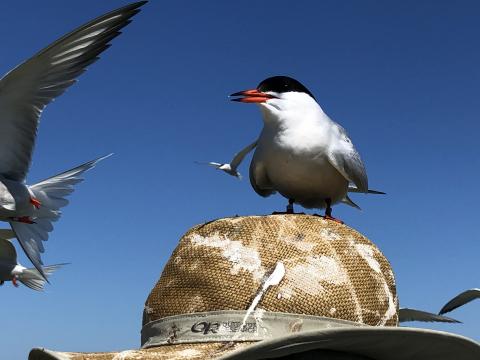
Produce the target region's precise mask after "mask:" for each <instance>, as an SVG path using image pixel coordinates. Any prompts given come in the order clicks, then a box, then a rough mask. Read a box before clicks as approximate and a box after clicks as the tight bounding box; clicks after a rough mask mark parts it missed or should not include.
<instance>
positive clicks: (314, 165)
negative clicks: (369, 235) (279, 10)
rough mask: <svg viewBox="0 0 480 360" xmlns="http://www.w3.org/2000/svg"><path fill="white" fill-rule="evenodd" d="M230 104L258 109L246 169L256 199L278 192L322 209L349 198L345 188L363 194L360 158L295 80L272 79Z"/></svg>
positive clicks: (364, 177) (364, 185)
mask: <svg viewBox="0 0 480 360" xmlns="http://www.w3.org/2000/svg"><path fill="white" fill-rule="evenodd" d="M239 95H243V96H245V97H244V98H237V99H233V100H234V101H240V102H246V103H257V104H258V105H259V106H260V109H261V112H262V116H263V122H264V127H263V130H262V132H261V134H260V137H259V139H258V146H257V148H256V150H255V154H254V156H253V159H252V162H251V164H250V182H251V184H252V187H253V188H254V190H255V191H256V192H257V193H258V194H259V195H261V196H269V195H271V194H274V193H275V192H279V193H280V194H282V195H283V196H284V197H286V198H288V199H289V202H290V204H292V203H294V202H295V203H298V204H300V205H302V206H303V207H305V208H327V215H329V216H330V213H331V208H330V206H331V205H332V204H335V203H338V202H344V203H347V204H349V205H351V206H354V207H357V208H358V206H357V205H356V204H355V203H353V202H352V201H351V200H350V199H349V198H348V195H347V193H348V191H349V187H350V188H351V186H350V184H354V185H355V187H356V191H358V192H364V193H367V192H368V179H367V175H366V172H365V168H364V165H363V163H362V160H361V159H360V155H359V154H358V152H357V151H356V150H355V148H354V146H353V144H352V141H351V140H350V138H349V137H348V135H347V133H346V132H345V130H344V129H343V128H342V127H341V126H340V125H338V124H337V123H335V122H334V121H332V120H331V119H330V118H329V117H328V116H327V115H326V114H325V113H324V112H323V110H322V108H321V107H320V105H319V104H318V103H317V102H316V100H315V99H314V97H313V95H312V94H311V93H310V92H309V91H308V90H307V89H306V88H305V87H304V86H303V85H302V84H300V83H299V82H298V81H297V80H295V79H292V78H288V77H285V76H275V77H272V78H269V79H266V80H264V81H263V82H261V83H260V85H259V86H258V87H257V89H254V90H246V91H242V92H239V93H235V94H233V95H232V96H239Z"/></svg>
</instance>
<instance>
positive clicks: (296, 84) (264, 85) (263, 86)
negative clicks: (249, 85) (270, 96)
mask: <svg viewBox="0 0 480 360" xmlns="http://www.w3.org/2000/svg"><path fill="white" fill-rule="evenodd" d="M257 90H259V91H261V92H266V91H275V92H276V93H285V92H289V91H296V92H303V93H306V94H308V95H310V96H311V97H312V98H313V99H315V96H313V94H312V93H311V92H310V91H309V90H308V89H307V88H306V87H305V86H303V84H302V83H301V82H300V81H298V80H295V79H293V78H291V77H288V76H273V77H269V78H268V79H265V80H263V81H262V82H261V83H260V84H258V86H257Z"/></svg>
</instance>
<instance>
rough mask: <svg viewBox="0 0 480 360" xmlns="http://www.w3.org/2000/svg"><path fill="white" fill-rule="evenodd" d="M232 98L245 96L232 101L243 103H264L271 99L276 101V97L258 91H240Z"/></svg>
mask: <svg viewBox="0 0 480 360" xmlns="http://www.w3.org/2000/svg"><path fill="white" fill-rule="evenodd" d="M230 96H243V97H238V98H235V99H231V100H232V101H238V102H243V103H264V102H266V101H267V100H269V99H276V97H275V96H273V95H270V94H266V93H264V92H261V91H258V90H257V89H253V90H244V91H239V92H236V93H234V94H232V95H230Z"/></svg>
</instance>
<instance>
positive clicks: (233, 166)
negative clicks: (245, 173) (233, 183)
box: [197, 140, 257, 179]
mask: <svg viewBox="0 0 480 360" xmlns="http://www.w3.org/2000/svg"><path fill="white" fill-rule="evenodd" d="M255 146H257V140H255V141H254V142H253V143H251V144H249V145H247V146H246V147H245V148H243V149H242V150H240V151H239V152H238V153H236V154H235V155H234V156H233V159H232V161H231V162H230V163H224V164H222V163H217V162H212V161H211V162H198V161H197V164H204V165H210V166H213V167H215V168H216V169H217V170H222V171H224V172H225V173H227V174H228V175H232V176H235V177H236V178H238V179H241V178H242V175H241V174H240V173H239V172H238V170H237V168H238V166H239V165H240V163H241V162H242V161H243V159H244V158H245V155H247V154H248V153H249V152H250V151H252V150H253V149H254V148H255Z"/></svg>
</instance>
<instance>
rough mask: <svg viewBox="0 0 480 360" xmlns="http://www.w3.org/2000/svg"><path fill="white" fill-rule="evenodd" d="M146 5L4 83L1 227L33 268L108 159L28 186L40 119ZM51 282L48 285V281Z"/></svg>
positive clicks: (69, 38) (58, 44)
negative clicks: (85, 178) (65, 210)
mask: <svg viewBox="0 0 480 360" xmlns="http://www.w3.org/2000/svg"><path fill="white" fill-rule="evenodd" d="M145 3H146V1H142V2H137V3H133V4H130V5H127V6H125V7H122V8H120V9H117V10H115V11H112V12H110V13H108V14H105V15H103V16H100V17H98V18H97V19H95V20H93V21H90V22H88V23H87V24H85V25H83V26H81V27H79V28H78V29H76V30H74V31H72V32H70V33H69V34H67V35H65V36H63V37H61V38H60V39H58V40H57V41H55V42H54V43H52V44H51V45H49V46H48V47H46V48H44V49H43V50H41V51H40V52H38V53H37V54H36V55H34V56H33V57H31V58H30V59H29V60H27V61H25V62H24V63H22V64H20V65H19V66H17V67H16V68H14V69H13V70H11V71H10V72H8V73H7V74H6V75H5V76H4V77H3V78H2V79H0V221H5V222H9V223H10V225H11V227H12V229H13V231H14V233H15V237H16V238H17V239H18V241H19V243H20V245H21V246H22V248H23V250H24V251H25V253H26V255H27V257H28V258H29V259H30V261H31V262H32V264H33V265H34V266H35V268H36V269H37V270H38V272H39V273H40V274H41V275H42V277H43V278H44V279H45V280H47V275H48V271H49V270H44V269H43V268H42V264H43V263H42V260H41V257H40V253H43V252H44V247H43V244H42V242H43V241H46V240H47V239H48V236H49V232H51V231H52V230H53V225H52V222H54V221H56V220H58V219H59V217H60V215H61V212H60V210H59V209H60V208H61V207H63V206H65V205H67V203H68V201H67V200H66V199H65V197H66V196H67V195H69V194H70V193H72V192H73V186H74V185H75V184H77V183H78V182H80V181H81V178H80V175H81V174H82V173H83V172H85V171H87V170H89V169H91V168H92V167H94V166H95V164H96V163H97V162H98V161H99V160H101V159H103V158H100V159H97V160H93V161H90V162H88V163H85V164H83V165H81V166H79V167H76V168H74V169H72V170H68V171H66V172H63V173H61V174H59V175H57V176H54V177H52V178H49V179H46V180H44V181H42V182H40V183H38V184H35V185H27V184H26V177H27V173H28V170H29V167H30V163H31V158H32V153H33V148H34V145H35V139H36V134H37V129H38V125H39V120H40V115H41V113H42V111H43V110H44V108H45V107H46V106H47V105H48V104H49V103H50V102H52V101H53V100H54V99H55V98H56V97H58V96H60V95H61V94H63V92H64V91H65V90H66V89H67V88H68V87H70V86H71V85H72V84H74V83H75V82H76V78H77V77H78V76H79V75H81V74H82V73H84V72H85V71H86V68H87V67H88V66H89V65H91V64H93V63H94V62H95V61H96V60H98V58H99V55H100V54H101V53H102V52H103V51H104V50H106V49H107V48H108V47H109V46H110V44H109V43H110V41H111V40H112V39H114V38H115V37H117V36H118V35H119V34H120V33H121V32H120V30H121V29H122V28H123V27H125V26H126V25H128V24H129V23H130V22H131V20H130V18H132V17H133V16H134V15H135V14H137V13H138V12H139V11H140V10H139V8H140V7H141V6H142V5H144V4H145ZM47 281H48V280H47Z"/></svg>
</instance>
